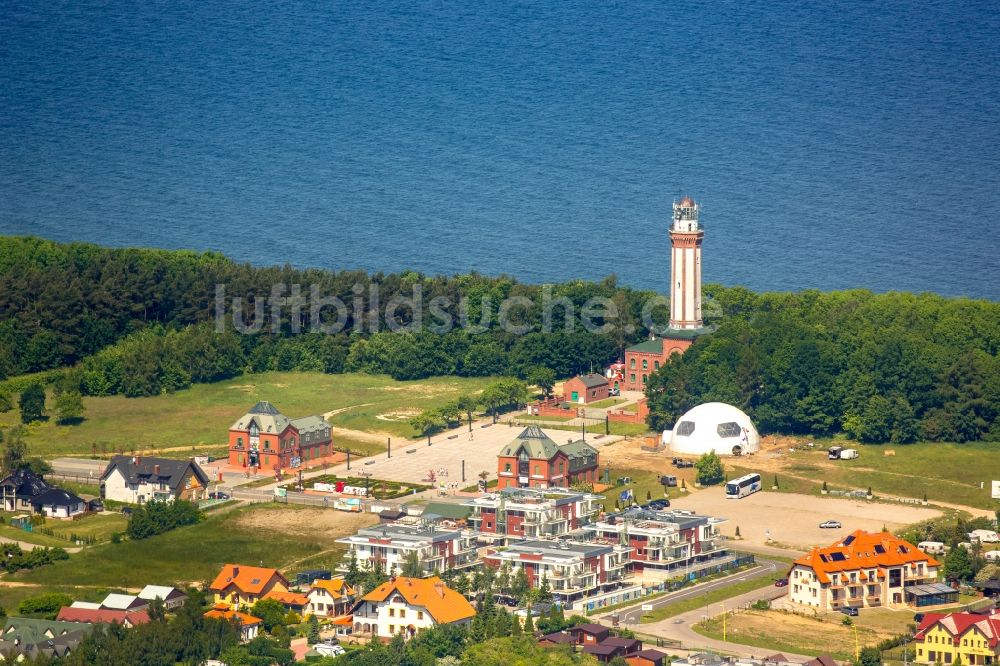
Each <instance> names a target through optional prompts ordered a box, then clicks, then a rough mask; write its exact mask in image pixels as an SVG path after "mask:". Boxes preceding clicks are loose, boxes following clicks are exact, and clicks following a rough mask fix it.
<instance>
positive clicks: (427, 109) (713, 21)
mask: <svg viewBox="0 0 1000 666" xmlns="http://www.w3.org/2000/svg"><path fill="white" fill-rule="evenodd" d="M0 6H2V16H3V20H2V21H0V234H34V235H40V236H44V237H48V238H53V239H57V240H84V241H91V242H96V243H102V244H108V245H148V246H155V247H163V248H189V249H197V250H204V249H213V250H219V251H222V252H225V253H226V254H228V255H230V256H232V257H234V258H235V259H237V260H241V261H250V262H253V263H257V264H282V263H286V262H288V263H291V264H293V265H296V266H315V267H323V268H331V269H346V268H351V269H353V268H360V269H365V270H369V271H401V270H407V269H413V270H418V271H422V272H426V273H431V274H438V273H442V274H453V273H458V272H466V271H470V270H477V271H479V272H482V273H486V274H500V273H507V274H510V275H513V276H515V277H517V278H519V279H522V280H526V281H531V282H545V281H561V280H567V279H575V278H587V279H599V278H601V277H603V276H605V275H607V274H610V273H615V274H617V275H618V277H619V280H620V281H621V282H623V283H626V284H630V285H633V286H637V287H643V288H651V289H656V290H659V291H664V290H665V287H666V284H665V283H666V279H667V276H668V275H669V267H668V264H667V261H668V253H667V234H666V224H667V218H668V216H669V213H670V204H671V201H672V200H673V199H674V198H675V197H677V196H680V195H682V194H690V195H692V196H694V197H695V198H696V199H698V200H699V202H700V203H702V205H703V208H702V221H703V223H704V225H705V227H706V239H705V244H704V280H705V282H721V283H724V284H742V285H745V286H747V287H749V288H751V289H754V290H800V289H806V288H818V289H842V288H854V287H859V288H868V289H873V290H876V291H886V290H910V291H932V292H937V293H941V294H945V295H965V296H973V297H985V298H992V299H997V298H1000V240H998V233H997V222H998V220H1000V123H998V118H1000V85H998V82H1000V39H998V37H997V36H998V35H1000V12H997V11H996V5H995V4H993V3H988V2H961V1H958V0H932V1H928V2H921V3H902V2H856V1H851V2H846V1H838V0H835V1H832V2H826V3H802V2H792V1H789V0H718V1H716V2H694V1H693V0H676V1H672V2H646V1H642V0H635V1H631V2H599V1H596V0H595V1H583V0H567V1H566V2H509V3H508V2H493V1H490V2H482V3H452V2H440V1H435V2H418V3H368V2H354V3H347V2H329V3H298V2H292V3H247V2H232V1H226V0H213V1H212V2H195V1H193V0H175V1H172V2H121V3H117V2H116V3H105V2H95V1H93V0H82V1H80V2H72V3H69V2H47V3H40V2H28V3H22V2H13V1H11V0H3V2H0Z"/></svg>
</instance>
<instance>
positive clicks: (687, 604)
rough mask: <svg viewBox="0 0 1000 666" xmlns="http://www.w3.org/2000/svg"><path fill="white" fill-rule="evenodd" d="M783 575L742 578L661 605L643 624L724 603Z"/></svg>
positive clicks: (645, 616)
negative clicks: (695, 595)
mask: <svg viewBox="0 0 1000 666" xmlns="http://www.w3.org/2000/svg"><path fill="white" fill-rule="evenodd" d="M733 573H736V572H733ZM783 575H784V572H780V573H775V574H773V575H771V576H762V577H761V578H754V579H752V580H741V581H740V582H738V583H733V584H732V585H729V586H727V587H724V588H721V589H717V590H712V591H710V592H706V593H705V594H702V595H699V596H697V597H693V598H691V599H682V600H681V601H677V602H674V603H671V604H667V605H666V606H661V607H660V608H657V609H656V610H653V611H651V612H649V613H645V614H643V616H642V619H641V622H642V623H643V624H646V623H649V622H659V621H660V620H665V619H667V618H668V617H674V616H676V615H680V614H681V613H687V612H688V611H693V610H696V609H698V608H703V607H705V606H709V605H711V604H719V603H723V602H725V600H726V599H731V598H733V597H736V596H739V595H741V594H746V593H747V592H753V591H754V590H759V589H761V588H765V587H771V586H772V585H774V581H776V580H778V579H779V578H781V577H782V576H783Z"/></svg>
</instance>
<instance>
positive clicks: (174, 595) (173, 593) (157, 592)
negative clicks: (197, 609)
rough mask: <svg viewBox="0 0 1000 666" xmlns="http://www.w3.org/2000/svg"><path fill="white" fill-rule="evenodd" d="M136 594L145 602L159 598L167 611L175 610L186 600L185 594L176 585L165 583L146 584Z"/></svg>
mask: <svg viewBox="0 0 1000 666" xmlns="http://www.w3.org/2000/svg"><path fill="white" fill-rule="evenodd" d="M136 596H138V597H139V598H140V599H142V600H144V601H146V602H147V603H148V602H150V601H152V600H153V599H160V600H161V601H163V607H164V608H165V609H166V610H168V611H172V610H177V609H178V608H180V607H181V606H183V605H184V602H185V601H187V595H186V594H184V593H183V592H181V591H180V590H178V589H177V588H176V587H170V586H167V585H147V586H146V587H144V588H142V590H141V591H140V592H139V594H138V595H136Z"/></svg>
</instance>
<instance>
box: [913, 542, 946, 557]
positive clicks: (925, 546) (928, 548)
mask: <svg viewBox="0 0 1000 666" xmlns="http://www.w3.org/2000/svg"><path fill="white" fill-rule="evenodd" d="M917 548H919V549H920V550H922V551H924V552H925V553H927V554H928V555H943V554H944V542H942V541H921V542H920V543H918V544H917Z"/></svg>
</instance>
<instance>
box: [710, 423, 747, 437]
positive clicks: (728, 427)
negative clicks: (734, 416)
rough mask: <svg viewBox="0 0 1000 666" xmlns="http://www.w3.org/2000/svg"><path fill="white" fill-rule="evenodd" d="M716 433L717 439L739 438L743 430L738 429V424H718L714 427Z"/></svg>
mask: <svg viewBox="0 0 1000 666" xmlns="http://www.w3.org/2000/svg"><path fill="white" fill-rule="evenodd" d="M716 431H717V432H718V433H719V437H739V435H740V433H741V432H743V429H742V428H740V424H739V423H736V422H735V421H730V422H729V423H720V424H719V425H718V426H717V427H716Z"/></svg>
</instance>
